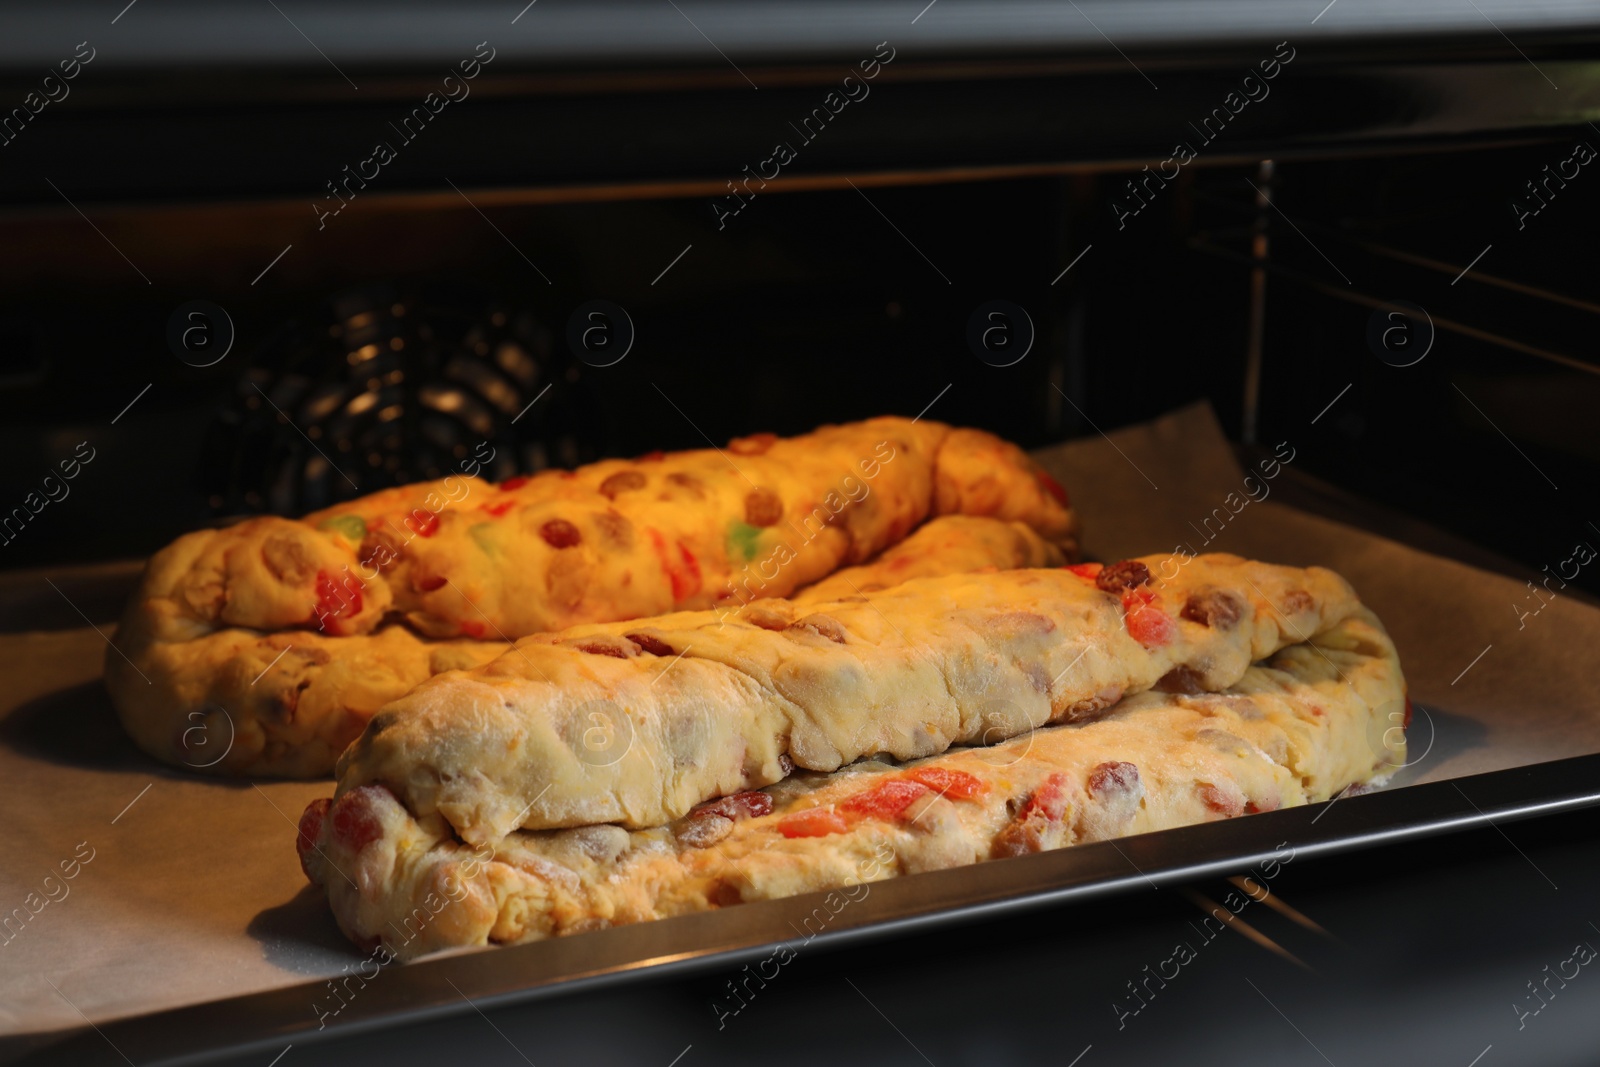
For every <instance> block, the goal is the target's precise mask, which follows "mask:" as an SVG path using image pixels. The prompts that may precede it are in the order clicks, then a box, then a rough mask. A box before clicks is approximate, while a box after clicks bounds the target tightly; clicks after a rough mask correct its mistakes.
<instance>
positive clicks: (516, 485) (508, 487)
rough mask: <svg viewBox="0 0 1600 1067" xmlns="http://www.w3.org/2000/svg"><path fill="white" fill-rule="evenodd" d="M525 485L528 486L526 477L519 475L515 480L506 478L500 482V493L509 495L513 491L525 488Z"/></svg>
mask: <svg viewBox="0 0 1600 1067" xmlns="http://www.w3.org/2000/svg"><path fill="white" fill-rule="evenodd" d="M527 484H528V477H527V475H525V474H519V475H517V476H516V477H515V478H507V479H506V480H505V481H503V482H501V483H500V491H501V492H502V493H509V492H511V491H512V490H514V489H521V488H522V487H523V486H525V485H527Z"/></svg>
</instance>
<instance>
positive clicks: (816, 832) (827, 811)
mask: <svg viewBox="0 0 1600 1067" xmlns="http://www.w3.org/2000/svg"><path fill="white" fill-rule="evenodd" d="M848 829H850V824H849V823H847V822H845V821H844V816H842V815H840V814H839V813H838V812H836V811H834V810H833V809H832V808H807V809H806V810H804V811H797V812H795V813H794V814H793V815H785V816H784V817H783V818H782V819H779V820H778V832H779V833H780V834H782V835H783V836H784V837H789V838H794V837H827V836H828V835H829V834H842V833H844V832H845V831H846V830H848Z"/></svg>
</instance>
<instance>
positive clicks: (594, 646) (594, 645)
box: [576, 641, 628, 659]
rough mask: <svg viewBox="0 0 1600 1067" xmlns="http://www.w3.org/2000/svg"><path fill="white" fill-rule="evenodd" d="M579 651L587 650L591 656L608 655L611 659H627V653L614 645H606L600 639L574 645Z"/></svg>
mask: <svg viewBox="0 0 1600 1067" xmlns="http://www.w3.org/2000/svg"><path fill="white" fill-rule="evenodd" d="M576 647H577V649H578V651H579V652H587V653H589V654H590V655H592V656H610V657H611V658H612V659H627V658H628V653H627V652H625V651H624V650H623V649H621V648H618V647H617V646H616V645H608V644H605V643H604V642H601V641H590V642H588V643H587V644H582V645H578V646H576Z"/></svg>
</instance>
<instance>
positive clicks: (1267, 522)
mask: <svg viewBox="0 0 1600 1067" xmlns="http://www.w3.org/2000/svg"><path fill="white" fill-rule="evenodd" d="M1292 445H1293V442H1290V447H1292ZM1038 455H1039V457H1040V459H1041V460H1042V461H1043V462H1044V463H1045V464H1046V466H1047V467H1049V468H1050V470H1051V472H1052V473H1053V474H1055V475H1056V476H1057V477H1058V478H1059V479H1060V480H1061V482H1062V483H1063V484H1064V485H1066V486H1067V487H1068V489H1069V491H1070V492H1071V494H1072V497H1073V502H1074V504H1075V505H1076V506H1077V508H1078V510H1079V512H1080V514H1081V516H1082V518H1083V523H1084V530H1085V536H1084V545H1085V549H1086V551H1087V552H1088V554H1089V555H1090V556H1091V558H1098V559H1102V560H1116V559H1121V558H1124V557H1127V556H1132V555H1139V554H1144V553H1149V552H1160V551H1171V550H1172V549H1173V548H1174V547H1176V546H1178V545H1183V546H1185V547H1186V548H1188V549H1190V550H1193V551H1230V552H1236V553H1238V554H1240V555H1243V556H1249V557H1253V558H1259V559H1264V560H1270V561H1274V562H1280V563H1292V564H1301V565H1306V564H1321V565H1324V566H1328V567H1332V568H1334V569H1335V570H1338V571H1340V572H1341V573H1342V574H1344V575H1345V576H1346V577H1348V578H1349V579H1350V580H1351V581H1352V582H1353V583H1354V584H1355V586H1356V588H1357V589H1358V590H1359V591H1360V593H1361V595H1362V597H1363V598H1364V599H1365V600H1366V602H1367V603H1368V604H1370V605H1371V606H1372V607H1373V608H1374V610H1376V611H1377V612H1378V614H1379V615H1380V616H1381V617H1382V618H1383V620H1384V621H1385V623H1386V624H1387V625H1388V627H1389V629H1390V631H1391V632H1392V633H1393V635H1394V637H1395V639H1396V641H1397V643H1398V645H1399V648H1400V653H1401V659H1402V663H1403V664H1404V666H1405V670H1406V675H1407V677H1408V679H1409V680H1410V685H1411V694H1412V697H1413V699H1414V701H1415V702H1416V703H1417V704H1418V705H1419V711H1418V714H1417V719H1416V722H1415V723H1414V725H1413V728H1412V758H1413V759H1414V760H1416V761H1417V762H1416V764H1415V765H1414V766H1412V767H1409V768H1407V769H1406V770H1405V771H1403V772H1401V774H1400V775H1397V776H1396V782H1397V783H1404V782H1408V781H1416V780H1432V779H1439V778H1448V777H1454V776H1459V775H1465V774H1473V773H1478V772H1482V771H1488V770H1494V769H1499V768H1504V767H1511V766H1517V765H1521V764H1526V763H1533V762H1539V761H1543V760H1550V759H1557V758H1561V757H1564V756H1569V755H1578V754H1581V753H1589V752H1596V751H1600V689H1597V688H1596V687H1595V686H1594V685H1593V682H1592V674H1593V667H1594V666H1595V660H1596V650H1597V649H1600V610H1596V609H1593V608H1590V607H1587V606H1585V605H1582V604H1579V603H1577V602H1575V601H1573V600H1572V599H1570V598H1567V597H1560V596H1558V597H1556V598H1555V599H1554V600H1552V601H1551V602H1550V603H1549V604H1547V605H1546V606H1545V607H1543V608H1542V610H1541V611H1540V612H1539V613H1538V614H1537V615H1534V616H1531V617H1524V618H1520V619H1519V617H1518V615H1517V613H1516V611H1515V610H1514V609H1513V607H1512V605H1514V604H1521V605H1524V608H1526V607H1530V606H1532V605H1533V603H1534V602H1531V601H1529V600H1528V599H1527V597H1528V590H1527V589H1526V587H1525V586H1523V585H1521V584H1519V583H1517V582H1515V581H1512V580H1510V579H1507V578H1503V577H1500V576H1497V575H1493V574H1488V573H1485V572H1483V571H1479V570H1474V569H1473V568H1470V567H1466V566H1463V565H1461V564H1458V563H1454V562H1451V561H1449V560H1444V559H1440V558H1438V557H1435V556H1430V555H1427V554H1425V553H1421V552H1417V551H1415V550H1412V549H1410V548H1406V547H1403V546H1401V545H1398V544H1395V543H1393V542H1389V541H1385V540H1383V539H1380V538H1377V537H1374V536H1372V535H1370V534H1367V533H1364V532H1362V531H1359V530H1356V529H1353V528H1351V527H1347V526H1341V525H1339V524H1337V523H1333V522H1329V521H1326V520H1324V519H1321V518H1317V517H1314V516H1310V515H1307V514H1305V513H1302V512H1298V511H1295V510H1292V509H1289V508H1286V507H1282V506H1280V505H1279V504H1277V503H1276V502H1275V501H1274V500H1273V498H1272V495H1271V493H1272V488H1273V486H1274V484H1281V483H1274V482H1273V481H1271V480H1267V479H1264V478H1263V477H1262V476H1261V472H1256V477H1255V481H1253V482H1252V483H1250V486H1247V485H1246V483H1245V482H1244V477H1245V472H1243V471H1242V470H1241V469H1240V468H1239V467H1238V465H1237V464H1236V462H1235V461H1234V459H1233V455H1232V452H1231V450H1230V449H1229V447H1228V445H1227V443H1226V441H1225V439H1224V438H1223V436H1222V434H1221V433H1220V431H1219V430H1218V428H1217V425H1216V422H1215V420H1214V418H1213V417H1212V415H1211V413H1210V410H1209V409H1208V408H1205V407H1195V408H1188V409H1185V410H1183V411H1180V412H1177V413H1175V414H1173V415H1169V416H1167V417H1165V418H1162V419H1159V420H1157V421H1155V422H1153V423H1149V424H1145V425H1142V426H1137V427H1131V428H1128V429H1125V430H1122V431H1119V432H1117V433H1115V434H1112V435H1111V437H1110V438H1102V437H1099V436H1096V437H1093V438H1087V439H1083V440H1079V441H1074V442H1071V443H1069V444H1065V445H1061V446H1058V447H1055V448H1051V449H1046V450H1044V451H1043V452H1041V453H1038ZM1247 489H1248V492H1247ZM1230 493H1231V494H1234V496H1233V498H1232V499H1231V501H1230V499H1229V494H1230ZM1252 494H1253V496H1252ZM1263 496H1264V497H1265V499H1264V501H1261V502H1258V501H1257V500H1256V499H1255V498H1260V497H1263ZM1242 500H1249V503H1247V504H1244V505H1243V506H1242V507H1241V506H1240V501H1242ZM1218 509H1221V510H1220V513H1219V511H1218ZM1219 514H1220V516H1221V517H1222V518H1221V520H1219ZM1208 517H1209V519H1210V523H1209V525H1207V522H1206V520H1207V518H1208ZM1208 536H1214V539H1213V540H1210V541H1208V540H1207V537H1208ZM40 582H41V584H42V583H43V578H42V577H41V578H40ZM97 621H98V620H97ZM102 628H103V629H105V630H106V631H107V632H108V633H109V627H102ZM105 654H106V643H105V640H104V639H103V638H102V636H101V635H100V634H99V633H97V632H96V631H95V630H94V629H92V628H87V627H85V628H83V629H79V630H70V631H60V632H52V633H20V634H6V635H0V678H3V679H4V687H3V690H0V796H3V797H4V800H5V809H4V818H0V855H3V856H4V862H3V864H0V919H3V917H4V915H5V914H7V913H10V911H11V909H18V908H20V909H22V910H23V912H24V913H25V914H29V915H30V916H31V917H30V918H28V919H27V920H26V922H23V923H20V925H19V924H18V923H17V922H16V921H15V920H14V921H13V929H7V930H0V939H4V943H3V944H0V1035H10V1036H9V1037H8V1038H0V1053H5V1052H16V1051H19V1050H20V1049H21V1048H22V1047H23V1046H25V1045H28V1044H31V1043H33V1040H36V1038H35V1039H29V1038H26V1037H23V1036H21V1035H25V1034H30V1033H31V1034H35V1035H37V1034H39V1033H41V1032H43V1031H49V1030H55V1029H61V1028H67V1027H77V1026H81V1025H83V1023H84V1020H85V1019H91V1020H93V1021H95V1022H101V1021H103V1020H106V1019H110V1018H115V1017H119V1016H124V1015H131V1014H140V1013H144V1012H149V1011H154V1010H158V1009H161V1008H167V1007H174V1006H178V1005H182V1004H188V1003H194V1002H197V1001H205V1000H212V999H216V998H219V997H224V996H232V995H237V994H241V993H248V992H255V991H260V990H264V989H269V988H273V987H277V986H282V985H289V984H294V983H298V982H306V981H314V980H317V979H320V978H324V977H328V976H331V975H335V974H338V973H339V972H340V971H341V969H342V968H343V967H345V966H347V965H348V966H350V967H352V968H354V967H355V966H356V965H357V964H358V963H359V962H360V959H361V957H360V956H359V954H358V953H356V952H355V951H354V950H353V949H352V948H350V947H349V946H348V944H347V943H346V942H345V941H344V939H343V938H342V937H341V936H340V934H339V933H338V931H337V929H336V928H335V926H334V924H333V920H332V919H331V917H330V916H329V914H328V912H327V908H326V905H325V904H324V902H323V901H322V900H321V898H320V896H319V895H318V894H316V893H313V892H312V891H311V890H310V889H309V888H308V887H307V885H306V881H305V878H304V876H303V875H302V874H301V873H300V869H299V866H298V864H297V863H296V861H295V857H294V851H293V839H294V823H295V820H296V819H297V818H298V816H299V814H300V811H301V810H302V808H304V806H305V805H306V803H307V802H308V801H310V800H311V799H313V798H314V797H317V796H325V795H327V794H328V793H329V792H330V791H331V787H330V784H329V783H328V782H326V781H323V782H262V783H253V784H252V783H231V782H221V781H215V780H210V779H202V778H200V777H197V776H193V775H188V774H183V773H179V772H176V771H170V770H167V769H165V768H163V767H161V766H160V765H158V764H156V763H155V762H153V761H151V760H149V759H147V758H145V757H144V756H142V755H140V754H139V753H138V751H137V750H135V749H134V748H133V746H132V744H131V743H129V742H128V741H127V740H126V739H125V738H124V737H123V736H122V733H121V731H120V729H119V728H118V726H117V723H116V720H115V718H114V715H113V712H112V710H111V707H110V703H109V701H108V700H107V698H106V696H105V694H104V691H103V690H102V688H101V686H100V681H99V675H100V669H101V661H102V658H103V656H104V655H105ZM91 850H92V859H89V860H88V861H87V862H83V860H82V857H83V856H85V855H89V854H90V851H91ZM63 863H65V864H66V865H67V866H66V869H67V870H75V871H76V875H75V877H72V878H71V879H70V880H69V879H66V878H65V877H64V876H63V868H62V866H61V865H62V864H63ZM74 863H76V866H74ZM47 876H53V877H51V880H50V881H49V882H48V883H47V882H46V878H47ZM63 887H64V890H63ZM63 892H64V893H65V895H63ZM30 894H37V895H36V896H34V897H32V898H30V896H29V895H30ZM51 894H54V895H55V896H56V897H59V898H60V899H58V900H54V901H51V902H49V903H46V904H44V906H43V907H42V908H40V909H39V911H38V913H37V914H32V912H31V911H30V909H29V903H30V900H31V902H32V904H33V905H34V906H35V907H37V906H38V902H39V901H41V900H46V899H48V897H49V896H50V895H51ZM317 988H318V989H320V988H321V986H320V985H319V986H318V987H317ZM306 1011H307V1015H308V1017H312V1015H313V1007H312V1003H311V998H310V997H309V996H308V998H307V1005H306Z"/></svg>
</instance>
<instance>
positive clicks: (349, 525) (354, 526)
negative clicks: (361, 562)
mask: <svg viewBox="0 0 1600 1067" xmlns="http://www.w3.org/2000/svg"><path fill="white" fill-rule="evenodd" d="M317 529H319V530H327V531H328V532H329V533H335V534H338V535H339V536H340V537H342V538H344V539H345V540H346V541H349V542H350V543H351V544H352V545H359V544H361V542H362V541H365V540H366V539H367V520H366V519H363V518H362V517H361V516H360V515H335V516H334V517H333V518H331V519H323V520H322V523H321V524H320V525H319V526H318V527H317Z"/></svg>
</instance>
